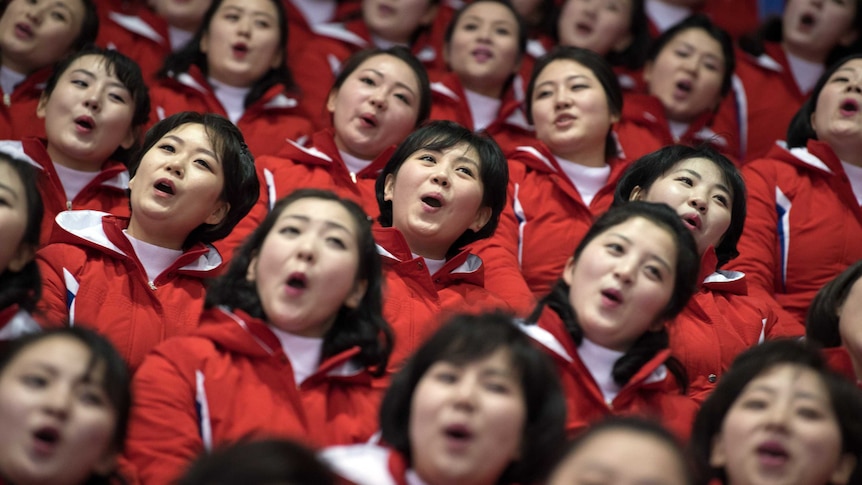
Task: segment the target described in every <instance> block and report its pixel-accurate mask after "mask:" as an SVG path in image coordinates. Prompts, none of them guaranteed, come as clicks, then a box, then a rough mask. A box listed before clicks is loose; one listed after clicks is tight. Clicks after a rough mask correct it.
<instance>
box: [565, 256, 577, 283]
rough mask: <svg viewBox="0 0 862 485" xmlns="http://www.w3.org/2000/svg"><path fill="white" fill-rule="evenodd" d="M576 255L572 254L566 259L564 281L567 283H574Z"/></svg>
mask: <svg viewBox="0 0 862 485" xmlns="http://www.w3.org/2000/svg"><path fill="white" fill-rule="evenodd" d="M575 266H577V265H576V264H575V257H574V256H572V257H570V258H569V260H568V261H566V267H565V268H564V269H563V281H565V282H566V284H567V285H569V286H571V285H572V276H573V274H574V272H575Z"/></svg>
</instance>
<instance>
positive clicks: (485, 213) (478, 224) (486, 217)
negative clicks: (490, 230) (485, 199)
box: [470, 207, 491, 232]
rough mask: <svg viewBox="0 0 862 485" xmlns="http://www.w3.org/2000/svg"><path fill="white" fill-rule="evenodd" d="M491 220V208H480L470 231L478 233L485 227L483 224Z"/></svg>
mask: <svg viewBox="0 0 862 485" xmlns="http://www.w3.org/2000/svg"><path fill="white" fill-rule="evenodd" d="M490 220H491V208H490V207H482V208H481V209H479V212H477V213H476V218H475V219H473V224H470V229H471V230H472V231H473V232H479V231H481V230H482V228H483V227H485V224H487V223H488V221H490Z"/></svg>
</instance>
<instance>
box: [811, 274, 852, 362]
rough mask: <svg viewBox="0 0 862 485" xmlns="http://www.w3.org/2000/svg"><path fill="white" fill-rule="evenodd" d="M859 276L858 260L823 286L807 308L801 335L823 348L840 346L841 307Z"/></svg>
mask: <svg viewBox="0 0 862 485" xmlns="http://www.w3.org/2000/svg"><path fill="white" fill-rule="evenodd" d="M860 278H862V260H859V261H856V262H855V263H853V264H851V265H850V266H849V267H847V269H845V270H844V271H842V272H841V274H839V275H838V276H837V277H835V279H833V280H832V281H830V282H829V283H826V284H825V285H823V287H822V288H820V291H818V292H817V295H816V296H815V297H814V299H813V300H811V305H810V306H809V307H808V316H807V318H806V319H805V338H806V339H807V340H809V341H811V342H815V343H817V344H818V345H821V346H823V347H826V348H832V347H841V332H840V329H839V326H838V325H839V323H840V321H841V317H840V311H841V307H842V306H844V303H845V302H846V301H847V297H848V295H849V294H850V290H851V289H852V288H853V285H855V284H856V282H857V281H859V279H860Z"/></svg>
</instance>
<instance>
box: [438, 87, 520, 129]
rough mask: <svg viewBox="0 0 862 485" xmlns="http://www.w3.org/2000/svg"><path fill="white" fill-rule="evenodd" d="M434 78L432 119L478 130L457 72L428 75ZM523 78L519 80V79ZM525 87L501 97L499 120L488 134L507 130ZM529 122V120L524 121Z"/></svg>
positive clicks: (510, 88)
mask: <svg viewBox="0 0 862 485" xmlns="http://www.w3.org/2000/svg"><path fill="white" fill-rule="evenodd" d="M429 77H430V79H431V92H432V97H431V100H432V103H431V117H430V119H432V120H450V121H455V122H457V123H459V124H461V125H463V126H465V127H467V128H468V129H470V130H471V131H475V130H476V126H475V124H474V122H473V115H472V114H471V113H470V105H469V104H468V103H467V95H466V93H465V91H464V86H463V85H462V84H461V81H460V80H459V79H458V75H457V74H455V73H454V72H448V71H447V72H441V71H434V72H431V73H429ZM516 79H520V78H516ZM523 90H524V86H517V87H515V86H509V88H508V89H507V90H506V91H504V92H503V94H502V96H501V97H500V100H501V104H500V110H499V111H498V112H497V118H496V119H495V120H494V121H493V122H492V123H491V124H490V125H488V126H487V127H485V131H487V132H488V134H490V135H491V136H494V135H495V134H496V133H497V132H499V131H501V130H503V129H504V127H505V125H506V120H507V118H509V117H510V116H512V115H516V116H517V115H519V114H520V111H521V110H520V108H521V102H522V100H523V98H524V92H523ZM524 123H526V118H524Z"/></svg>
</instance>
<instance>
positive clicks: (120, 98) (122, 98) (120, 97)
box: [108, 93, 126, 104]
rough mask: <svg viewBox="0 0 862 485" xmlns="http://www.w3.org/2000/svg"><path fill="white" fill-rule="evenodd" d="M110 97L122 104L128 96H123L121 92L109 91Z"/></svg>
mask: <svg viewBox="0 0 862 485" xmlns="http://www.w3.org/2000/svg"><path fill="white" fill-rule="evenodd" d="M108 98H109V99H110V100H111V101H114V102H117V103H121V104H126V97H125V96H123V95H121V94H116V93H108Z"/></svg>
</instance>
